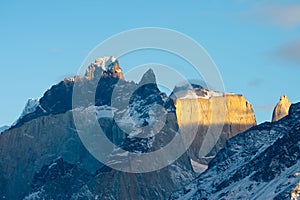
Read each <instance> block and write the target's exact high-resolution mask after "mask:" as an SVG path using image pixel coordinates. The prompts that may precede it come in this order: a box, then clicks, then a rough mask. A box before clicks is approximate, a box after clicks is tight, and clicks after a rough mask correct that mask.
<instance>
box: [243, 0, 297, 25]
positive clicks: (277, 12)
mask: <svg viewBox="0 0 300 200" xmlns="http://www.w3.org/2000/svg"><path fill="white" fill-rule="evenodd" d="M238 16H239V17H240V18H241V19H243V20H247V21H251V22H255V23H262V24H272V25H276V26H280V27H283V28H294V27H298V26H300V4H297V5H288V6H286V5H279V4H276V5H275V4H271V3H270V5H267V4H262V5H261V6H256V7H255V8H252V9H251V10H245V11H243V12H240V13H238Z"/></svg>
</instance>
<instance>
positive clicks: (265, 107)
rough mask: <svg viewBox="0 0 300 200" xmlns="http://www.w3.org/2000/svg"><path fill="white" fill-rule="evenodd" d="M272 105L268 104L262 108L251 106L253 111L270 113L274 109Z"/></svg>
mask: <svg viewBox="0 0 300 200" xmlns="http://www.w3.org/2000/svg"><path fill="white" fill-rule="evenodd" d="M274 107H275V106H274V105H272V104H268V105H262V106H253V108H254V110H259V111H271V110H273V109H274Z"/></svg>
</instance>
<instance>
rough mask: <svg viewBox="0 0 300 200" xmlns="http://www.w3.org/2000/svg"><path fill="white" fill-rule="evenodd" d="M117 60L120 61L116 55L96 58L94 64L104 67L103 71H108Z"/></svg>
mask: <svg viewBox="0 0 300 200" xmlns="http://www.w3.org/2000/svg"><path fill="white" fill-rule="evenodd" d="M117 62H118V61H117V59H116V58H115V57H114V56H106V57H102V58H96V60H95V62H94V63H93V64H94V65H95V66H97V67H100V68H102V70H103V71H107V70H110V69H111V68H112V67H113V66H114V65H115V64H116V63H117Z"/></svg>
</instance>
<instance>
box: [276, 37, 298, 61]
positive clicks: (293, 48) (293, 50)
mask: <svg viewBox="0 0 300 200" xmlns="http://www.w3.org/2000/svg"><path fill="white" fill-rule="evenodd" d="M271 56H272V57H273V58H279V59H281V60H285V61H288V62H290V63H293V64H296V65H300V39H298V40H296V41H293V42H290V43H287V44H284V45H282V46H280V47H279V48H278V49H277V50H275V51H274V52H273V53H272V54H271Z"/></svg>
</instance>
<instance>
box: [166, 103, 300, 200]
mask: <svg viewBox="0 0 300 200" xmlns="http://www.w3.org/2000/svg"><path fill="white" fill-rule="evenodd" d="M299 170H300V103H298V104H293V105H292V106H291V107H290V110H289V114H288V116H286V117H285V118H283V119H281V120H279V121H277V122H274V123H269V122H266V123H263V124H260V125H258V126H255V127H252V128H251V129H249V130H247V131H245V132H243V133H240V134H238V135H237V136H235V137H233V138H231V139H229V140H228V141H227V143H226V147H225V148H224V149H222V150H221V151H220V152H219V153H218V154H217V155H216V157H215V158H214V159H213V160H212V161H211V162H210V163H209V167H208V169H207V170H206V171H205V172H204V173H202V174H201V175H199V176H198V177H197V178H196V179H195V180H194V181H193V182H192V183H190V184H188V185H187V186H185V187H184V188H182V189H181V190H179V191H178V192H176V193H174V194H172V195H171V197H170V199H292V198H294V197H295V198H294V199H297V197H296V196H297V195H298V197H299V194H300V190H299V184H300V176H299V172H300V171H299Z"/></svg>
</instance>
